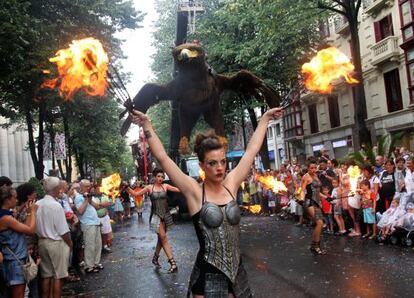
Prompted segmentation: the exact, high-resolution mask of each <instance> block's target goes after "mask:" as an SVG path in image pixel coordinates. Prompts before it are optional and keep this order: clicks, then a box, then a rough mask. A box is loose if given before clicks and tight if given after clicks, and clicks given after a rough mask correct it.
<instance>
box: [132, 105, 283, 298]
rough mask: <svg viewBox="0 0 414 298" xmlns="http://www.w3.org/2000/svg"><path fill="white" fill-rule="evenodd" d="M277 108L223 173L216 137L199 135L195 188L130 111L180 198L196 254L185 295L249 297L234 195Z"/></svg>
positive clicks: (138, 116)
mask: <svg viewBox="0 0 414 298" xmlns="http://www.w3.org/2000/svg"><path fill="white" fill-rule="evenodd" d="M282 114H283V112H282V109H281V108H274V109H271V110H269V111H267V112H266V113H265V114H264V115H263V116H262V118H261V120H260V123H259V125H258V127H257V129H256V131H255V132H254V134H253V136H252V139H251V140H250V143H249V145H248V146H247V149H246V153H245V154H244V155H243V157H242V159H241V160H240V162H239V164H238V165H237V167H236V168H235V169H234V170H232V171H231V172H230V173H228V174H227V175H225V174H226V165H227V163H226V162H227V161H226V152H225V146H224V144H223V142H222V141H221V139H220V138H219V137H218V136H217V135H215V134H214V133H209V134H206V135H198V136H197V138H196V144H195V147H194V151H195V152H196V153H197V156H198V159H199V162H200V167H201V169H202V170H203V171H204V173H205V180H204V183H203V184H201V185H199V184H198V183H197V182H196V181H195V180H194V179H192V178H191V177H189V176H187V175H185V174H184V173H183V172H182V171H181V170H180V168H179V167H178V166H177V165H176V164H175V163H174V162H173V161H172V160H171V159H170V158H169V157H168V155H167V153H166V152H165V149H164V147H163V146H162V144H161V142H160V140H159V138H158V136H157V135H156V134H155V132H154V130H153V128H152V125H151V122H150V121H149V119H148V117H147V116H146V115H145V114H143V113H141V112H139V111H134V112H133V114H132V115H131V116H132V118H133V122H134V123H136V124H139V125H140V126H142V127H143V129H144V133H145V136H146V138H147V140H148V144H149V146H150V148H151V151H152V153H153V154H154V156H155V157H156V158H157V159H158V161H159V162H160V164H161V166H162V167H163V168H164V170H165V171H166V173H167V174H168V176H169V177H170V178H171V180H172V181H173V182H174V183H175V184H176V185H177V187H178V188H179V189H180V190H181V192H182V193H183V194H184V196H185V198H186V200H187V205H188V209H189V212H190V214H191V216H192V219H193V223H194V228H195V231H196V234H197V238H198V241H199V244H200V250H199V252H198V255H197V260H196V262H195V265H194V269H193V272H192V274H191V278H190V287H189V292H188V296H190V292H192V294H193V297H204V296H208V297H213V296H214V297H251V296H252V294H251V291H250V288H249V286H248V282H247V274H246V271H245V270H244V268H243V266H242V262H241V258H240V244H239V235H240V227H239V222H240V210H239V207H238V205H237V202H236V200H235V194H236V193H237V190H238V188H239V186H240V184H241V183H242V182H243V181H244V179H246V177H247V175H248V173H249V171H250V167H251V165H252V163H253V161H254V158H255V156H256V154H257V153H258V152H259V149H260V147H261V144H262V142H263V139H264V136H265V134H266V130H267V124H268V122H269V120H270V119H272V118H280V117H281V116H282Z"/></svg>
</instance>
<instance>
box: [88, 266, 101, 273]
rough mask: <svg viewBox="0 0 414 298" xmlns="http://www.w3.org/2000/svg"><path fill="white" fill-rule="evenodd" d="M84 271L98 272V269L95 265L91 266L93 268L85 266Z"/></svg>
mask: <svg viewBox="0 0 414 298" xmlns="http://www.w3.org/2000/svg"><path fill="white" fill-rule="evenodd" d="M85 272H86V273H98V272H99V270H98V269H96V268H95V267H93V268H86V269H85Z"/></svg>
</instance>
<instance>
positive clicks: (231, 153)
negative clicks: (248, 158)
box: [226, 150, 244, 158]
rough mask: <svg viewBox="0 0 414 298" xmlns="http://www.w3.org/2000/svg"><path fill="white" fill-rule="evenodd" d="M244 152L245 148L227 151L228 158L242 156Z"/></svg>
mask: <svg viewBox="0 0 414 298" xmlns="http://www.w3.org/2000/svg"><path fill="white" fill-rule="evenodd" d="M243 154H244V151H243V150H240V151H229V152H227V153H226V157H227V158H234V157H242V156H243Z"/></svg>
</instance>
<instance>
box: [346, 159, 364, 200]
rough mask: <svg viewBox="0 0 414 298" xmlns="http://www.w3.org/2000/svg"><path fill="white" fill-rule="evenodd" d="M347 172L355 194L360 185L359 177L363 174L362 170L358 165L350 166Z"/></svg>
mask: <svg viewBox="0 0 414 298" xmlns="http://www.w3.org/2000/svg"><path fill="white" fill-rule="evenodd" d="M347 173H348V176H349V182H350V184H351V192H352V193H353V194H355V192H356V190H357V187H358V178H359V177H360V176H361V170H360V169H359V168H358V167H357V166H350V167H349V168H348V170H347Z"/></svg>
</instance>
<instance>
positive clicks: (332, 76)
mask: <svg viewBox="0 0 414 298" xmlns="http://www.w3.org/2000/svg"><path fill="white" fill-rule="evenodd" d="M354 69H355V67H354V65H353V64H352V63H351V61H350V60H349V58H348V57H347V56H346V55H345V54H344V53H342V52H341V51H339V50H338V49H337V48H335V47H330V48H327V49H323V50H321V51H319V52H318V53H317V54H316V57H313V58H312V60H311V61H310V62H308V63H305V64H303V65H302V73H303V74H304V76H305V86H306V88H307V89H308V90H311V91H316V92H320V93H331V92H332V89H333V85H332V82H333V81H335V80H337V79H339V78H341V77H343V78H344V79H345V81H346V82H347V83H349V84H357V83H359V81H358V80H356V79H354V78H353V77H352V75H351V74H352V72H353V71H354Z"/></svg>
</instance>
